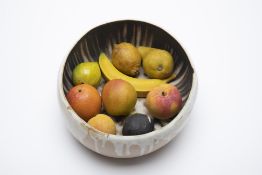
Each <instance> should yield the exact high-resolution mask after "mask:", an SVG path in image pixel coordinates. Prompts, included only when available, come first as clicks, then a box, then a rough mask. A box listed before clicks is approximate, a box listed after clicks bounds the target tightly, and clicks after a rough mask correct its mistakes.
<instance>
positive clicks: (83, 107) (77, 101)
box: [66, 84, 102, 121]
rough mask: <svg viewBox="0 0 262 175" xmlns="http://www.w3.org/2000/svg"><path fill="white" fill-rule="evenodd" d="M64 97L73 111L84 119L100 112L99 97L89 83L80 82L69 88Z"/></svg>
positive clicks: (86, 119)
mask: <svg viewBox="0 0 262 175" xmlns="http://www.w3.org/2000/svg"><path fill="white" fill-rule="evenodd" d="M66 98H67V100H68V102H69V104H70V105H71V106H72V108H73V109H74V111H75V112H76V113H77V114H78V115H79V116H80V117H81V118H82V119H84V120H85V121H88V120H89V119H90V118H92V117H94V116H95V115H97V114H98V113H100V109H101V103H102V102H101V97H100V95H99V92H98V91H97V90H96V89H95V88H94V87H93V86H91V85H88V84H81V85H77V86H75V87H73V88H71V89H70V90H69V92H68V93H67V96H66Z"/></svg>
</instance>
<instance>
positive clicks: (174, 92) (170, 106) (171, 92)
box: [146, 84, 182, 119]
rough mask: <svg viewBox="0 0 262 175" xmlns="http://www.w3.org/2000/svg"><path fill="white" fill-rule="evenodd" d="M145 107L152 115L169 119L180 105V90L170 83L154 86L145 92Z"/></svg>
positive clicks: (177, 110)
mask: <svg viewBox="0 0 262 175" xmlns="http://www.w3.org/2000/svg"><path fill="white" fill-rule="evenodd" d="M146 107H147V109H148V111H149V113H150V114H151V115H152V116H153V117H155V118H158V119H169V118H171V117H173V116H175V115H176V114H177V113H178V112H179V110H180V109H181V107H182V98H181V95H180V92H179V91H178V89H177V88H176V86H173V85H171V84H162V85H160V86H158V87H155V88H154V89H152V90H151V91H150V92H149V93H148V94H147V97H146Z"/></svg>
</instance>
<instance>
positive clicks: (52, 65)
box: [0, 0, 262, 175]
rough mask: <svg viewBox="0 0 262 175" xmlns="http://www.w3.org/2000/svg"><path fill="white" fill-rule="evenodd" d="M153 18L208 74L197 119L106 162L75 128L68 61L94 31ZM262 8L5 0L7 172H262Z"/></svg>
mask: <svg viewBox="0 0 262 175" xmlns="http://www.w3.org/2000/svg"><path fill="white" fill-rule="evenodd" d="M118 19H137V20H144V21H148V22H151V23H154V24H156V25H159V26H161V27H162V28H164V29H166V30H167V31H169V32H170V33H171V34H172V35H173V36H174V37H175V38H177V39H178V41H180V42H181V44H182V45H183V46H184V47H185V48H186V50H187V52H188V54H189V55H190V57H191V59H192V61H193V63H194V65H195V68H196V71H197V73H198V77H199V91H198V96H197V100H196V103H195V106H194V109H193V111H192V113H191V120H190V122H189V123H188V125H187V126H186V127H185V128H184V130H183V131H182V132H181V134H180V135H178V137H177V138H176V139H175V140H173V141H172V142H170V144H168V145H167V146H165V147H164V148H163V149H161V150H159V151H157V152H155V153H152V154H150V155H148V156H144V157H141V158H136V159H129V160H119V159H111V158H105V157H103V156H99V155H97V154H95V153H93V152H91V151H89V150H87V149H86V148H85V147H83V146H82V145H80V144H79V143H78V142H77V141H76V140H75V139H73V137H72V136H71V135H70V133H69V132H68V131H67V130H66V128H65V124H64V123H63V117H62V112H61V111H60V108H59V105H58V99H57V89H56V88H57V85H56V83H57V75H58V70H59V66H60V63H61V62H62V60H63V59H64V57H65V55H66V54H67V52H68V50H69V49H71V47H72V46H73V44H74V43H75V42H76V41H77V40H78V39H79V38H80V37H81V36H82V35H83V34H84V33H85V32H87V31H88V30H89V29H91V28H92V27H94V26H96V25H99V24H102V23H105V22H109V21H113V20H118ZM261 60H262V1H260V0H245V1H244V0H234V1H232V0H231V1H229V0H224V1H222V0H220V1H219V0H218V1H209V0H206V1H204V0H197V1H187V0H185V1H165V0H159V1H155V2H153V1H143V2H142V1H136V0H132V1H123V0H121V1H113V0H111V1H110V0H107V1H103V2H102V1H99V0H95V1H87V0H85V1H71V2H69V1H65V0H64V1H62V0H61V1H55V0H54V1H45V0H43V1H38V2H37V1H33V0H31V1H28V0H23V1H18V0H17V1H9V0H1V1H0V65H1V66H0V77H1V79H0V110H1V113H0V174H1V175H9V174H11V175H14V174H20V175H31V174H32V175H33V174H34V175H35V174H45V175H46V174H63V175H67V174H77V175H81V174H85V175H86V174H90V175H96V174H106V175H110V174H112V175H135V174H142V173H143V174H148V175H153V174H161V175H164V174H172V175H181V174H182V175H183V174H200V175H205V174H207V175H210V174H212V175H221V174H230V175H232V174H238V175H244V174H252V175H261V174H262V112H261V110H262V92H261V91H262V83H261V81H262V78H261V76H262V61H261Z"/></svg>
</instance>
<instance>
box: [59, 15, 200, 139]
mask: <svg viewBox="0 0 262 175" xmlns="http://www.w3.org/2000/svg"><path fill="white" fill-rule="evenodd" d="M125 21H132V22H143V23H147V24H150V25H153V26H155V27H158V28H160V29H162V30H163V31H165V32H166V33H168V34H169V35H170V36H171V37H172V38H173V39H175V40H176V41H177V43H178V44H179V45H180V46H181V48H182V49H183V50H184V52H185V54H186V55H187V57H188V60H189V63H190V65H191V67H192V69H193V76H192V85H191V89H190V92H189V96H188V98H187V101H186V102H185V104H184V106H183V107H182V109H181V110H180V111H179V113H178V114H177V116H176V117H175V118H174V119H172V120H171V121H170V122H169V123H168V124H167V125H165V126H164V127H162V128H161V129H158V130H154V131H152V132H149V133H146V134H142V135H134V136H123V135H112V134H107V133H103V132H101V131H99V130H97V129H95V128H94V127H92V126H90V125H89V124H88V123H87V122H86V121H84V120H83V119H82V118H81V117H80V116H78V115H77V114H76V112H75V111H74V110H73V109H72V108H71V106H70V104H69V102H68V101H67V99H66V95H65V93H64V90H63V72H64V67H65V63H66V61H67V58H68V56H69V54H70V53H71V51H72V50H73V48H74V47H75V45H76V44H77V43H78V42H79V41H80V40H81V39H82V38H83V37H84V36H85V35H86V34H87V33H88V32H89V31H91V30H93V29H95V28H96V27H100V26H103V25H107V24H110V23H114V22H125ZM83 33H84V34H82V35H80V37H78V38H79V39H77V40H76V42H74V43H73V44H72V47H70V48H71V49H69V51H68V52H67V53H66V55H65V57H64V59H63V60H62V63H61V65H60V68H59V73H58V84H57V85H58V95H59V98H60V100H61V101H62V104H63V105H64V107H65V109H66V110H67V111H68V112H69V113H70V115H71V116H72V117H73V119H74V120H76V121H77V122H78V123H79V124H80V125H82V126H84V127H87V128H86V129H91V130H93V131H95V132H96V134H98V135H99V136H102V137H105V138H107V139H108V140H112V141H113V140H114V141H123V140H124V141H132V140H134V139H135V140H137V141H139V140H141V141H142V140H144V139H148V138H151V137H152V136H154V135H159V134H161V133H164V132H167V131H168V130H170V129H171V128H173V126H174V125H176V123H177V122H178V121H179V120H180V119H181V118H182V117H183V116H184V114H185V113H186V112H187V111H188V110H189V109H190V107H191V106H190V105H191V103H192V102H193V101H194V99H195V96H196V93H197V86H198V81H197V75H196V71H195V66H194V64H193V62H192V60H191V57H190V55H189V53H188V52H187V50H186V49H185V48H184V47H183V45H181V42H180V41H179V40H177V39H176V38H174V37H173V35H172V34H171V32H169V31H168V30H166V29H163V27H162V26H159V25H156V24H154V23H152V22H147V21H141V20H136V19H135V20H133V19H121V20H114V21H108V22H104V23H102V24H100V25H96V26H91V27H89V28H88V30H87V31H85V32H83Z"/></svg>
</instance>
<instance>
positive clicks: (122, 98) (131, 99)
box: [102, 79, 137, 116]
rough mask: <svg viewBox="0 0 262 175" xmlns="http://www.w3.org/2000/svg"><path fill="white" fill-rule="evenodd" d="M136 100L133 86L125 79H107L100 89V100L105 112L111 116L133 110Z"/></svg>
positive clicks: (125, 113)
mask: <svg viewBox="0 0 262 175" xmlns="http://www.w3.org/2000/svg"><path fill="white" fill-rule="evenodd" d="M136 101H137V94H136V91H135V88H134V87H133V86H132V85H131V84H130V83H128V82H127V81H124V80H121V79H114V80H111V81H108V82H107V83H106V84H105V86H104V87H103V90H102V102H103V106H104V108H105V110H106V112H107V113H108V114H109V115H113V116H126V115H128V114H129V113H130V112H131V111H133V109H134V107H135V104H136Z"/></svg>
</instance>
